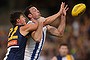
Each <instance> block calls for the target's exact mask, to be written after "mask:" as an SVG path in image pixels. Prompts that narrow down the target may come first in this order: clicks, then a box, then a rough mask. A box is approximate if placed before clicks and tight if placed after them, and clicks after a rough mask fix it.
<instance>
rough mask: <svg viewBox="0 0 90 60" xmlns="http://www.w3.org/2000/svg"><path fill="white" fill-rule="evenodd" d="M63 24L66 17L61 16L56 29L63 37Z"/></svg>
mask: <svg viewBox="0 0 90 60" xmlns="http://www.w3.org/2000/svg"><path fill="white" fill-rule="evenodd" d="M65 24H66V16H61V23H60V25H59V27H58V31H59V32H60V34H61V35H63V33H64V30H65Z"/></svg>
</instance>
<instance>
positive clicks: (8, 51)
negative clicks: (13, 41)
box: [4, 46, 19, 60]
mask: <svg viewBox="0 0 90 60" xmlns="http://www.w3.org/2000/svg"><path fill="white" fill-rule="evenodd" d="M11 48H19V46H11V47H9V48H8V49H7V53H6V57H5V58H4V60H6V59H7V58H8V55H9V54H10V50H11Z"/></svg>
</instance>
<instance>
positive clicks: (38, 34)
mask: <svg viewBox="0 0 90 60" xmlns="http://www.w3.org/2000/svg"><path fill="white" fill-rule="evenodd" d="M42 28H43V23H42V22H40V23H39V26H38V29H37V30H36V32H35V34H34V40H35V41H37V42H40V40H41V38H42Z"/></svg>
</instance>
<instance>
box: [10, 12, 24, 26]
mask: <svg viewBox="0 0 90 60" xmlns="http://www.w3.org/2000/svg"><path fill="white" fill-rule="evenodd" d="M20 15H23V13H22V12H21V11H14V12H12V13H11V14H10V22H11V23H12V25H14V26H15V25H16V20H17V19H19V18H20Z"/></svg>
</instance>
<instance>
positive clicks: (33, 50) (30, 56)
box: [24, 26, 47, 60]
mask: <svg viewBox="0 0 90 60" xmlns="http://www.w3.org/2000/svg"><path fill="white" fill-rule="evenodd" d="M46 30H47V28H46V26H45V27H43V35H42V39H41V41H40V42H39V43H37V42H35V41H34V40H32V39H30V40H28V44H27V45H26V49H25V56H24V60H37V59H38V57H39V55H40V52H41V50H42V47H43V45H44V42H45V38H46Z"/></svg>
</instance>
